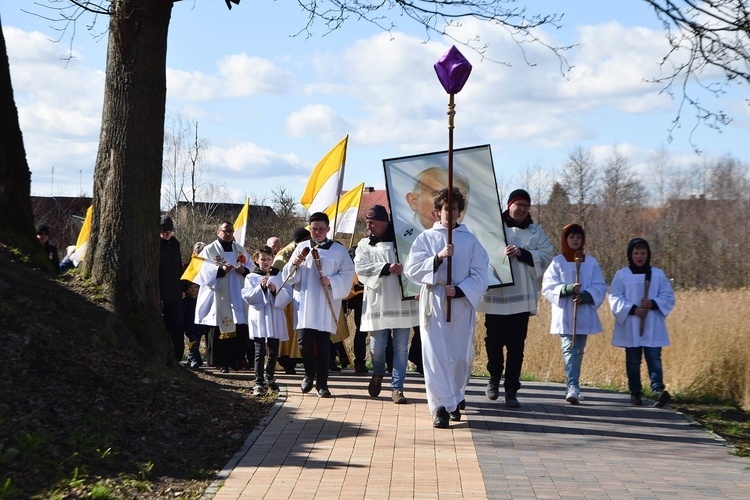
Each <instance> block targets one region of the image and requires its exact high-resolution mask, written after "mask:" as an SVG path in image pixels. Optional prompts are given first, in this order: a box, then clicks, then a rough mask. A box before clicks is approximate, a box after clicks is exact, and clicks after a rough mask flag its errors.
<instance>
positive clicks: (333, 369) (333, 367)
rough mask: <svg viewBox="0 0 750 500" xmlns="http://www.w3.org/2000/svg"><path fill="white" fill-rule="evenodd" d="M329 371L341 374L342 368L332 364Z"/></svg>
mask: <svg viewBox="0 0 750 500" xmlns="http://www.w3.org/2000/svg"><path fill="white" fill-rule="evenodd" d="M328 371H329V372H340V371H341V368H339V366H338V365H337V364H336V363H331V364H329V365H328Z"/></svg>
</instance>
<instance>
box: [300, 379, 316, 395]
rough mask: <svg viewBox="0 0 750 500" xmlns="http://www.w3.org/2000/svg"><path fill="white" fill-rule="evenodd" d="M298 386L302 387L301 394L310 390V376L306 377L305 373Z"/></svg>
mask: <svg viewBox="0 0 750 500" xmlns="http://www.w3.org/2000/svg"><path fill="white" fill-rule="evenodd" d="M300 388H301V389H302V394H307V393H308V392H310V391H312V388H313V381H312V377H308V376H307V375H305V377H304V378H303V379H302V384H301V385H300Z"/></svg>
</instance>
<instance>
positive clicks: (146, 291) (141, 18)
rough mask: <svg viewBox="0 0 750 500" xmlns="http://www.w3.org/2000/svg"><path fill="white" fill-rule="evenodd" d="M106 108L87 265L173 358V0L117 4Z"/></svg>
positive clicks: (151, 342)
mask: <svg viewBox="0 0 750 500" xmlns="http://www.w3.org/2000/svg"><path fill="white" fill-rule="evenodd" d="M111 9H112V13H111V17H110V24H109V45H108V50H107V70H106V79H105V89H104V108H103V112H102V129H101V137H100V139H99V151H98V154H97V158H96V168H95V171H94V193H93V194H94V197H93V206H94V208H93V213H92V225H91V237H90V240H89V249H88V251H87V255H86V258H85V261H84V262H85V272H86V274H87V275H90V277H91V278H92V280H93V282H94V283H96V284H98V285H101V286H102V288H103V290H104V292H105V293H106V294H107V296H108V297H109V299H110V303H111V304H112V307H113V310H114V312H115V313H116V314H117V315H118V316H119V317H120V318H122V319H123V321H124V322H125V324H126V325H127V327H128V329H129V330H130V331H131V332H132V333H133V335H134V336H135V337H136V340H137V342H138V343H139V344H140V345H141V346H142V347H143V348H144V349H145V351H146V352H147V353H149V354H152V355H153V356H154V357H155V359H156V360H157V361H163V362H165V363H166V364H169V365H173V364H174V355H173V354H172V347H171V345H170V343H171V341H170V339H169V336H168V334H167V333H166V329H165V327H164V324H163V322H162V319H161V310H160V304H159V287H158V262H159V229H158V228H159V214H160V210H159V202H160V189H161V173H162V151H163V145H164V113H165V106H166V54H167V31H168V28H169V21H170V18H171V12H172V1H171V0H119V1H113V2H112V3H111Z"/></svg>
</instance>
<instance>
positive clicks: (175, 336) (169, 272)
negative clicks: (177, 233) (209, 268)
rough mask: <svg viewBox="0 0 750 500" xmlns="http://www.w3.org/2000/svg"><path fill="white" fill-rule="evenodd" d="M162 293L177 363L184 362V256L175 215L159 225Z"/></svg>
mask: <svg viewBox="0 0 750 500" xmlns="http://www.w3.org/2000/svg"><path fill="white" fill-rule="evenodd" d="M159 236H160V237H161V239H160V240H159V242H160V243H159V295H160V297H161V314H162V318H163V319H164V325H165V326H166V327H167V331H168V332H169V336H170V338H171V339H172V345H173V346H174V355H175V359H176V360H177V362H180V361H182V354H183V352H184V350H185V334H184V330H183V323H182V297H183V291H182V284H181V283H180V276H182V257H181V256H180V242H179V241H178V240H177V238H175V237H174V223H173V222H172V218H171V217H169V216H164V217H162V218H161V222H160V224H159Z"/></svg>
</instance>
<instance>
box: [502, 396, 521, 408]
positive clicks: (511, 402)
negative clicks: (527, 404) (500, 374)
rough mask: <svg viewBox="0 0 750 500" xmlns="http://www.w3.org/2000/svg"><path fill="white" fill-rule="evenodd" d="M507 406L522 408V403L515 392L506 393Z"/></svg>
mask: <svg viewBox="0 0 750 500" xmlns="http://www.w3.org/2000/svg"><path fill="white" fill-rule="evenodd" d="M505 406H507V407H508V408H520V407H521V403H519V402H518V398H516V395H515V394H505Z"/></svg>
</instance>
